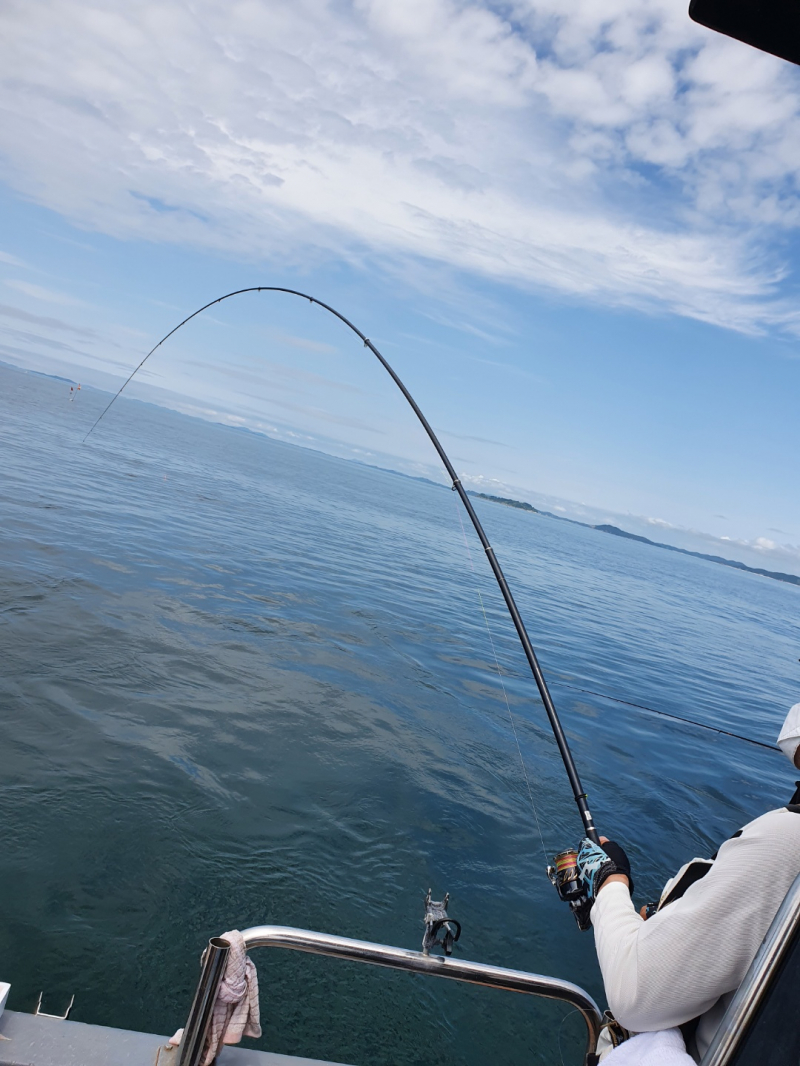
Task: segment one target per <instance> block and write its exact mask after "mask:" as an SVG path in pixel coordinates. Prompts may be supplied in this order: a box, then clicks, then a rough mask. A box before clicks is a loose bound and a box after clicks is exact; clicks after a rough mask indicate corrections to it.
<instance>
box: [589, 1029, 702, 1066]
mask: <svg viewBox="0 0 800 1066" xmlns="http://www.w3.org/2000/svg"><path fill="white" fill-rule="evenodd" d="M601 1062H602V1066H694V1059H693V1058H692V1056H691V1055H687V1053H686V1045H685V1044H684V1042H683V1035H682V1034H681V1031H680V1029H662V1030H661V1031H660V1032H658V1033H639V1035H638V1036H632V1037H631V1038H630V1040H625V1041H624V1042H623V1043H622V1044H620V1045H619V1047H615V1048H613V1049H612V1050H611V1051H609V1052H608V1054H606V1055H603V1057H602V1059H601Z"/></svg>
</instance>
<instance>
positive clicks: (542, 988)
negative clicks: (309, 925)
mask: <svg viewBox="0 0 800 1066" xmlns="http://www.w3.org/2000/svg"><path fill="white" fill-rule="evenodd" d="M242 935H243V936H244V939H245V943H246V944H247V948H248V950H250V949H252V948H286V949H288V950H290V951H305V952H307V953H309V954H311V955H327V956H328V957H329V958H333V959H346V960H348V961H350V962H366V963H369V964H370V965H372V966H388V967H389V968H390V969H393V970H404V971H405V972H406V973H422V974H428V976H430V977H446V978H449V979H450V980H451V981H463V982H465V983H467V984H472V985H484V986H486V987H487V988H500V989H504V990H505V991H507V992H523V993H525V994H527V995H531V996H541V997H543V998H545V999H557V1000H560V1001H561V1002H563V1003H568V1004H569V1005H570V1006H571V1007H573V1008H575V1009H576V1010H578V1011H580V1013H581V1015H582V1017H583V1020H584V1022H585V1023H586V1058H587V1060H588V1057H589V1055H590V1054H592V1053H593V1052H594V1049H595V1046H596V1044H597V1037H598V1034H599V1032H600V1025H601V1021H602V1019H601V1016H600V1011H599V1009H598V1007H597V1004H596V1003H595V1002H594V1000H593V999H592V997H591V996H590V995H589V994H588V993H587V992H584V990H583V989H582V988H579V987H578V985H574V984H572V983H571V982H570V981H561V980H559V979H558V978H557V977H543V976H541V975H540V974H534V973H525V972H524V971H523V970H508V969H506V968H505V967H503V966H487V965H485V964H484V963H480V962H465V961H462V960H461V959H454V958H452V957H449V958H444V957H442V956H439V955H423V954H422V952H421V951H408V950H406V949H405V948H393V947H389V946H388V945H386V944H372V943H370V942H369V941H367V940H350V939H349V938H348V937H344V936H331V935H330V934H329V933H315V932H312V931H311V930H308V929H292V928H291V927H289V926H285V925H256V926H253V928H252V929H244V930H242ZM215 943H217V944H219V943H222V944H225V943H226V941H219V939H218V938H215V940H212V941H210V943H209V950H207V952H206V954H205V956H204V962H203V968H202V973H201V975H200V983H199V985H198V989H197V992H196V994H195V998H194V1002H193V1004H192V1009H191V1011H190V1012H189V1018H188V1020H187V1022H186V1026H185V1028H184V1034H183V1039H182V1041H181V1046H180V1049H179V1055H178V1066H198V1064H199V1062H200V1057H201V1055H202V1051H203V1046H204V1044H205V1040H206V1036H207V1034H208V1027H209V1023H210V1020H211V1011H210V1008H208V1009H206V1005H207V1004H208V1003H209V1002H210V1003H211V1004H213V1001H214V999H215V998H216V993H217V990H218V988H219V984H220V981H221V980H222V969H219V968H218V965H217V961H216V960H217V958H218V956H217V955H216V954H215V953H213V952H212V951H211V950H210V949H211V944H215ZM223 968H224V967H223Z"/></svg>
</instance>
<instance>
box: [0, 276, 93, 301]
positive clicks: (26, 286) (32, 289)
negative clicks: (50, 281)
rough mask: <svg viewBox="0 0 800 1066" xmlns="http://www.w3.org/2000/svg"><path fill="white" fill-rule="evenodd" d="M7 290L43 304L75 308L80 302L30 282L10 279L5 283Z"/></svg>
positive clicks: (62, 293)
mask: <svg viewBox="0 0 800 1066" xmlns="http://www.w3.org/2000/svg"><path fill="white" fill-rule="evenodd" d="M5 284H6V285H7V286H8V287H9V289H15V290H16V291H17V292H21V293H22V294H23V295H24V296H31V297H32V298H33V299H34V300H42V301H43V302H44V303H49V304H60V305H61V306H65V307H66V306H75V305H79V304H80V303H81V301H80V300H76V299H74V298H73V297H72V296H67V294H66V293H64V292H56V291H55V290H54V289H45V288H44V287H43V286H42V285H34V284H33V283H32V282H30V281H17V279H16V278H11V279H10V280H7V281H6V283H5Z"/></svg>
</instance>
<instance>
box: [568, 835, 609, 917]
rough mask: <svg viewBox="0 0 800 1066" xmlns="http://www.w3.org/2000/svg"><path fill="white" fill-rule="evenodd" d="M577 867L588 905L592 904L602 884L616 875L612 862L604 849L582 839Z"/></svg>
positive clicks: (585, 838)
mask: <svg viewBox="0 0 800 1066" xmlns="http://www.w3.org/2000/svg"><path fill="white" fill-rule="evenodd" d="M577 866H578V872H579V874H580V875H581V880H582V881H583V884H584V887H585V889H586V894H587V896H588V897H589V903H590V904H591V903H594V901H595V899H597V893H598V892H599V891H600V889H601V888H602V887H603V884H604V883H605V882H606V881H607V880H608V878H609V877H611V876H612V875H613V874H615V873H617V867H616V865H615V864H614V860H613V859H612V858H611V857H610V856H609V854H608V852H607V851H606V850H605V848H602V847H601V846H600V845H599V844H595V843H594V842H593V841H591V840H589V838H588V837H584V839H583V840H582V841H581V846H580V848H579V850H578V859H577Z"/></svg>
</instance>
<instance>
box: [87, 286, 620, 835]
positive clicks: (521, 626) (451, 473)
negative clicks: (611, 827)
mask: <svg viewBox="0 0 800 1066" xmlns="http://www.w3.org/2000/svg"><path fill="white" fill-rule="evenodd" d="M249 292H282V293H287V294H288V295H290V296H299V297H300V298H301V299H303V300H308V302H309V303H310V304H316V305H317V306H318V307H321V308H322V309H323V310H325V311H328V312H329V313H330V314H332V315H334V316H335V317H336V318H338V319H339V321H340V322H343V323H344V324H345V326H347V327H348V329H351V330H352V331H353V333H355V334H356V336H357V337H359V338H360V339H361V341H362V342H363V344H364V347H365V348H369V350H370V351H371V352H372V354H373V355H374V356H375V358H376V359H377V360H378V362H379V363H380V364H381V366H382V367H383V368H384V370H386V372H387V373H388V374H389V376H390V377H391V379H392V381H394V383H395V385H397V387H398V388H399V389H400V391H401V392H402V394H403V396H405V398H406V400H407V401H408V403H409V405H410V406H411V409H412V411H413V412H414V414H415V415H416V416H417V418H418V419H419V421H420V423H421V424H422V428H423V429H424V430H425V432H426V433H427V434H428V437H429V438H430V441H431V444H433V446H434V448H435V449H436V452H437V453H438V455H439V458H440V459H441V461H442V463H443V464H444V468H445V470H446V471H447V476H448V477H449V478H450V480H451V482H452V485H453V489H454V491H455V492H457V493H458V495H459V498H460V499H461V502H462V504H463V505H464V509H465V510H466V512H467V514H468V515H469V519H470V522H472V525H473V527H474V528H475V532H476V533H477V534H478V539H479V540H480V542H481V546H482V548H483V550H484V552H485V553H486V558H487V559H488V560H489V566H490V567H491V568H492V573H493V574H494V576H495V579H496V581H497V584H498V586H499V587H500V592H501V593H502V595H503V599H504V600H505V603H506V607H507V608H508V611H509V614H510V615H511V620H512V622H513V623H514V628H515V629H516V631H517V636H518V637H519V639H520V643H521V644H522V650H523V651H524V652H525V658H526V659H527V660H528V665H529V666H530V668H531V673H532V674H533V679H534V681H535V682H536V687H537V689H538V690H539V695H540V696H541V699H542V703H543V704H544V709H545V712H546V713H547V717H548V719H549V722H550V728H551V729H552V731H553V735H554V737H555V740H556V744H557V745H558V750H559V752H560V754H561V759H562V761H563V763H564V769H565V770H566V772H567V777H568V779H569V783H570V787H571V788H572V794H573V796H574V797H575V803H576V804H577V806H578V811H579V812H580V816H581V821H582V823H583V831H584V835H585V836H587V837H588V838H589V839H590V840H591V841H592V842H593V843H595V844H599V843H600V838H599V836H598V834H597V830H596V828H595V826H594V822H593V820H592V815H591V812H590V810H589V804H588V800H587V796H586V793H585V792H584V790H583V786H582V785H581V780H580V777H579V776H578V770H577V767H576V766H575V760H574V759H573V757H572V752H571V751H570V747H569V743H568V742H567V738H566V735H565V733H564V729H563V727H562V725H561V722H560V720H559V717H558V712H557V711H556V708H555V704H554V703H553V698H552V696H551V695H550V690H549V689H548V687H547V682H546V681H545V678H544V674H543V673H542V668H541V666H540V665H539V660H538V659H537V657H536V652H535V651H534V649H533V645H532V644H531V641H530V637H529V636H528V632H527V630H526V629H525V623H524V622H523V621H522V616H521V615H520V613H519V609H518V608H517V605H516V602H515V601H514V597H513V595H512V593H511V589H510V588H509V587H508V582H507V581H506V578H505V574H504V573H503V570H502V568H501V566H500V563H499V562H498V560H497V556H496V555H495V552H494V549H493V548H492V546H491V544H490V543H489V538H488V537H487V536H486V532H485V531H484V528H483V526H482V525H481V521H480V519H479V518H478V516H477V514H476V513H475V508H474V507H473V506H472V502H471V501H470V498H469V496H468V495H467V492H466V490H465V488H464V486H463V485H462V484H461V479H460V478H459V477H458V475H457V474H456V471H455V468H454V467H453V464H452V463H451V462H450V459H449V457H448V455H447V452H446V451H445V450H444V448H443V447H442V444H441V441H440V440H439V438H438V437H437V436H436V434H435V433H434V431H433V429H432V428H431V425H430V423H429V422H428V420H427V418H426V417H425V415H424V414H423V413H422V411H421V410H420V408H419V405H418V404H417V402H416V400H415V399H414V397H413V396H412V395H411V393H410V392H409V391H408V389H407V388H406V387H405V385H404V384H403V382H402V381H401V380H400V378H399V377H398V376H397V374H396V373H395V371H394V370H393V369H392V367H391V366H390V365H389V363H388V362H387V361H386V359H385V358H384V357H383V356H382V355H381V353H380V352H379V351H378V349H377V348H376V347H375V345H374V344H373V343H372V341H371V340H370V339H369V337H367V336H366V334H364V333H362V332H361V330H360V329H359V328H358V327H357V326H354V325H353V323H352V322H351V321H350V320H349V319H348V318H345V316H344V315H343V314H341V313H340V312H339V311H337V310H336V309H335V308H334V307H331V306H330V305H329V304H326V303H323V301H322V300H317V299H316V297H314V296H309V295H308V293H305V292H298V291H297V290H296V289H287V288H283V287H282V286H279V285H257V286H252V287H250V288H247V289H237V290H236V291H235V292H229V293H226V295H225V296H219V297H218V298H217V299H216V300H212V301H211V302H210V303H207V304H204V305H203V307H200V308H198V310H197V311H194V312H192V314H191V315H188V316H187V317H186V318H184V320H183V321H182V322H179V323H178V325H177V326H175V327H174V329H171V330H170V331H169V333H167V334H166V336H164V337H162V338H161V340H160V341H159V342H158V344H156V345H154V347H152V348H151V349H150V351H149V352H148V353H147V355H146V356H145V357H144V359H142V361H141V362H140V363H139V365H138V366H137V367H136V368H135V369H134V370H133V371H132V372H131V374H130V375H129V377H128V379H127V380H126V381H125V382H124V383H123V384H122V385H121V386H120V388H119V390H118V391H117V393H116V394H115V395H114V396H112V398H111V400H110V401H109V403H108V404H107V405H106V407H105V409H104V410H103V411H102V412H101V413H100V415H99V416H98V418H97V419H96V421H95V422H94V425H93V426H92V427H91V429H90V430H89V432H88V433H87V434H86V436H85V437H84V438H83V440H84V443H85V442H86V441H87V440H88V439H89V437H90V436H91V434H92V433H93V432H94V430H95V429H96V428H97V426H98V424H99V423H100V422H101V421H102V419H103V418H104V417H105V415H106V414H107V413H108V411H109V409H110V408H111V406H112V404H113V403H114V402H115V401H116V400H117V399H118V397H119V396H120V394H121V393H122V391H123V390H124V389H125V387H126V386H127V385H129V384H130V382H131V381H132V379H133V378H134V377H135V376H136V374H138V372H139V371H140V370H141V369H142V367H143V366H144V364H145V363H146V362H147V360H148V359H149V358H150V356H151V355H152V354H153V353H154V352H156V351H157V350H158V349H159V348H160V347H161V345H162V344H164V342H165V341H167V340H169V338H170V337H171V336H172V335H173V334H174V333H177V331H178V330H179V329H180V328H181V327H182V326H185V325H186V323H187V322H191V320H192V319H193V318H196V317H197V316H198V315H200V314H202V313H203V311H207V310H208V308H209V307H213V306H214V305H215V304H218V303H222V301H223V300H230V299H231V297H233V296H242V295H243V294H244V293H249Z"/></svg>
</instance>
